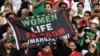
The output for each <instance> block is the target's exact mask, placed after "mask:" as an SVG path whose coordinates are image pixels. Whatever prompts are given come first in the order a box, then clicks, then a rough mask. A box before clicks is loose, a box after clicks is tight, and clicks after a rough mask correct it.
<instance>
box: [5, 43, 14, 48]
mask: <svg viewBox="0 0 100 56" xmlns="http://www.w3.org/2000/svg"><path fill="white" fill-rule="evenodd" d="M4 46H5V47H6V48H7V49H11V48H12V47H13V43H12V42H9V43H5V44H4Z"/></svg>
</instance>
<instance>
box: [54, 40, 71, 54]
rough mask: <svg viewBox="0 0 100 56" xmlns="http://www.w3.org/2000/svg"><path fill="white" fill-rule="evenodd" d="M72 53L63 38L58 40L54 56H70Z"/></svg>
mask: <svg viewBox="0 0 100 56" xmlns="http://www.w3.org/2000/svg"><path fill="white" fill-rule="evenodd" d="M70 53H71V50H70V49H69V48H68V47H67V45H64V41H63V39H61V38H58V39H57V40H56V47H55V49H54V50H53V55H54V56H69V54H70Z"/></svg>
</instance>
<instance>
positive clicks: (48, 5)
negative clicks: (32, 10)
mask: <svg viewBox="0 0 100 56" xmlns="http://www.w3.org/2000/svg"><path fill="white" fill-rule="evenodd" d="M51 10H52V8H51V6H50V4H46V5H45V11H46V12H47V13H51Z"/></svg>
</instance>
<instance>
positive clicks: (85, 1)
mask: <svg viewBox="0 0 100 56" xmlns="http://www.w3.org/2000/svg"><path fill="white" fill-rule="evenodd" d="M79 3H83V5H84V10H83V12H85V11H91V8H90V2H89V0H79V2H74V3H73V4H72V6H71V8H72V9H73V10H74V11H78V9H77V5H78V4H79Z"/></svg>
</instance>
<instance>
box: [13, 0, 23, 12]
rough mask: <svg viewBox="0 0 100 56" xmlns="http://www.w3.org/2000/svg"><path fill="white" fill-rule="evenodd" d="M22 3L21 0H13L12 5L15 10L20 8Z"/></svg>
mask: <svg viewBox="0 0 100 56" xmlns="http://www.w3.org/2000/svg"><path fill="white" fill-rule="evenodd" d="M21 4H22V1H21V0H13V6H14V7H16V8H17V11H18V10H19V9H20V7H21Z"/></svg>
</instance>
